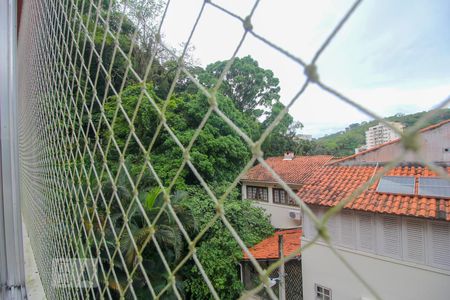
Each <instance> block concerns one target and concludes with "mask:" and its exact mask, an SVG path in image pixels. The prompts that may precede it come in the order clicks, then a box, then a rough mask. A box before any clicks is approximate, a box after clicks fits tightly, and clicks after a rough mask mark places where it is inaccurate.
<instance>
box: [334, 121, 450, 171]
mask: <svg viewBox="0 0 450 300" xmlns="http://www.w3.org/2000/svg"><path fill="white" fill-rule="evenodd" d="M447 123H450V119H448V120H444V121H442V122H439V123H437V124H434V125H430V126H428V127H425V128H422V129H421V130H419V132H420V133H422V132H426V131H430V130H433V129H435V128H438V127H441V126H442V125H445V124H447ZM400 140H401V139H395V140H392V141H389V142H387V143H384V144H381V145H378V146H375V147H372V148H370V149H367V150H365V151H361V152H358V153H356V154H352V155H349V156H346V157H343V158H340V159H337V160H333V161H330V162H329V163H328V164H336V163H340V162H343V161H346V160H350V159H353V158H355V157H357V156H361V155H364V154H366V153H368V152H372V151H375V150H378V149H380V148H382V147H384V146H387V145H391V144H396V143H398V142H400Z"/></svg>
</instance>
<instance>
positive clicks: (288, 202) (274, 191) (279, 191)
mask: <svg viewBox="0 0 450 300" xmlns="http://www.w3.org/2000/svg"><path fill="white" fill-rule="evenodd" d="M296 192H297V191H296V190H294V193H296ZM275 194H277V197H275ZM281 195H283V197H284V203H281V200H277V201H276V200H275V199H276V198H278V199H281ZM272 202H273V203H274V204H281V205H289V206H297V203H296V202H295V200H294V198H292V197H289V195H288V193H287V192H286V191H285V190H284V189H281V188H272Z"/></svg>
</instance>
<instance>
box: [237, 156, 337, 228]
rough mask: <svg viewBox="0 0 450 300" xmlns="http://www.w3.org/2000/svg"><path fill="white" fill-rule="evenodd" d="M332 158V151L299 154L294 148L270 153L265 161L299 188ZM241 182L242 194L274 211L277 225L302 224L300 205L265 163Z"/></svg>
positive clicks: (291, 225)
mask: <svg viewBox="0 0 450 300" xmlns="http://www.w3.org/2000/svg"><path fill="white" fill-rule="evenodd" d="M331 159H332V156H330V155H316V156H295V155H294V153H293V152H286V153H285V155H284V156H279V157H269V158H267V159H266V160H265V162H266V163H267V164H268V165H269V166H270V168H272V170H273V171H274V172H275V173H276V174H277V175H278V176H279V177H280V178H281V179H282V180H283V181H284V182H285V183H286V184H288V185H289V187H291V188H292V189H293V190H294V191H295V192H297V191H298V190H299V189H300V188H301V187H302V186H303V185H304V184H305V183H306V182H307V180H308V178H309V177H310V176H312V175H313V174H314V172H316V171H317V170H319V169H320V168H321V167H322V166H324V165H325V164H326V163H328V162H330V160H331ZM241 184H242V198H243V199H244V200H251V201H253V202H254V204H255V205H256V206H258V207H262V208H264V209H265V210H266V211H267V213H268V214H270V215H271V222H272V225H273V226H274V227H275V228H279V229H288V228H296V227H299V226H300V225H301V214H300V208H299V207H298V205H296V204H295V202H294V200H293V199H292V198H291V197H289V195H288V194H287V193H286V191H285V190H284V189H283V188H282V187H281V186H280V185H279V184H278V182H277V180H276V179H275V178H273V176H272V174H271V172H270V171H269V170H268V169H266V168H265V167H264V166H263V165H261V164H258V165H256V166H254V167H253V168H251V169H250V170H249V171H248V172H247V173H246V174H245V175H244V176H243V178H242V179H241Z"/></svg>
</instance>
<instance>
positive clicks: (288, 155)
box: [283, 151, 294, 160]
mask: <svg viewBox="0 0 450 300" xmlns="http://www.w3.org/2000/svg"><path fill="white" fill-rule="evenodd" d="M293 159H294V151H286V152H284V158H283V160H293Z"/></svg>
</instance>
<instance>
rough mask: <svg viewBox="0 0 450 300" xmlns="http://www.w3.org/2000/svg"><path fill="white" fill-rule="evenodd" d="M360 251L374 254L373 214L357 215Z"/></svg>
mask: <svg viewBox="0 0 450 300" xmlns="http://www.w3.org/2000/svg"><path fill="white" fill-rule="evenodd" d="M356 219H357V221H358V223H357V226H358V228H357V238H358V245H357V248H358V250H362V251H368V252H374V250H375V238H376V236H375V218H374V215H373V214H371V213H358V214H357V218H356Z"/></svg>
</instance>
